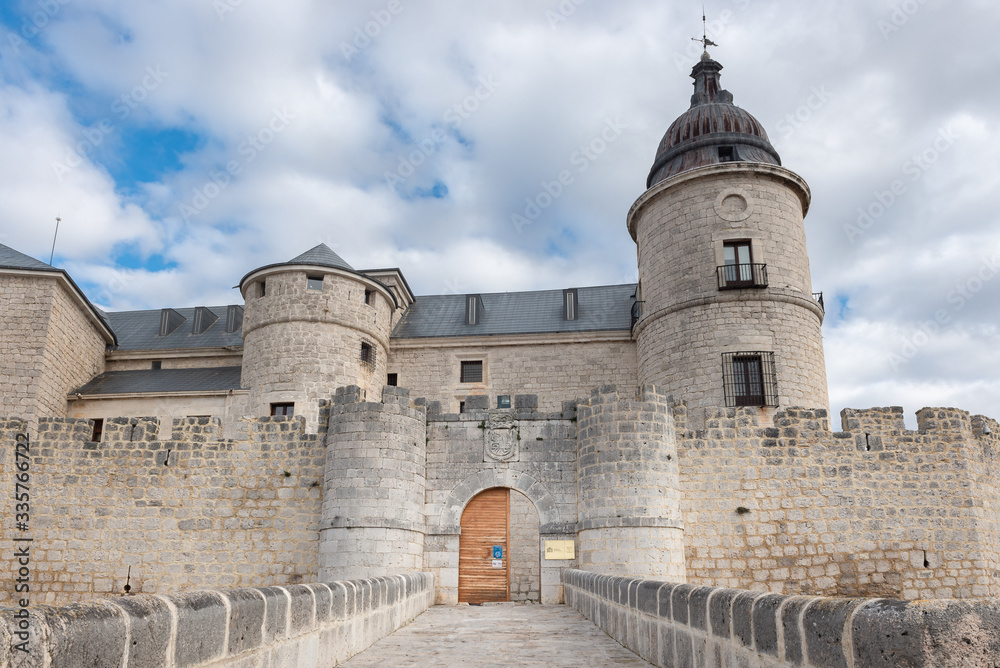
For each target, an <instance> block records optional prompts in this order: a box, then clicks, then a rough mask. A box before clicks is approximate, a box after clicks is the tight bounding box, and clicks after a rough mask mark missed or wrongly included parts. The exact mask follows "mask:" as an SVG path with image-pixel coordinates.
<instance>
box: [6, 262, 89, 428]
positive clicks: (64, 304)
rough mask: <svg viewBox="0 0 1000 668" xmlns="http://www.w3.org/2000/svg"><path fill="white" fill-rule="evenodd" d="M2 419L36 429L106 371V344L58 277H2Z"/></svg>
mask: <svg viewBox="0 0 1000 668" xmlns="http://www.w3.org/2000/svg"><path fill="white" fill-rule="evenodd" d="M0 312H2V313H4V326H3V330H2V331H0V415H18V416H21V417H24V418H25V419H27V420H28V421H29V423H30V424H31V425H32V426H34V424H35V419H36V418H37V417H39V416H50V415H65V414H66V394H67V393H68V392H69V391H70V390H72V389H75V388H76V387H79V386H80V385H83V384H84V383H86V382H87V381H89V380H90V379H91V378H93V377H94V376H96V375H97V374H99V373H101V372H102V371H104V348H105V341H104V338H103V337H102V335H101V334H100V333H99V332H98V331H97V329H96V328H95V326H94V325H93V323H91V321H90V320H89V319H88V318H87V316H86V314H85V313H84V312H83V311H81V307H80V305H79V304H78V302H77V301H76V300H75V299H74V298H73V297H72V296H71V295H70V293H69V291H68V289H67V288H66V287H65V285H64V284H63V280H62V279H61V278H59V277H56V276H51V277H50V276H40V275H38V276H36V275H30V276H25V275H7V274H5V275H2V276H0Z"/></svg>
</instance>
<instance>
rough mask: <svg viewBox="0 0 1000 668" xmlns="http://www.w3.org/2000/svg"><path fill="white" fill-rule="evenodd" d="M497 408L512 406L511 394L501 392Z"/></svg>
mask: <svg viewBox="0 0 1000 668" xmlns="http://www.w3.org/2000/svg"><path fill="white" fill-rule="evenodd" d="M497 408H510V395H509V394H501V395H498V396H497Z"/></svg>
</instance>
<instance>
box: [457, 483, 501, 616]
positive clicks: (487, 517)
mask: <svg viewBox="0 0 1000 668" xmlns="http://www.w3.org/2000/svg"><path fill="white" fill-rule="evenodd" d="M461 526H462V535H461V537H460V538H459V541H458V545H459V547H458V601H459V602H460V603H487V602H493V601H507V600H509V599H510V550H509V543H510V541H509V536H510V490H509V489H507V488H504V487H496V488H493V489H488V490H486V491H484V492H481V493H480V494H478V495H476V497H475V498H473V499H472V501H470V502H469V505H468V506H466V507H465V512H463V513H462V522H461ZM494 545H502V546H503V558H504V567H503V568H493V546H494Z"/></svg>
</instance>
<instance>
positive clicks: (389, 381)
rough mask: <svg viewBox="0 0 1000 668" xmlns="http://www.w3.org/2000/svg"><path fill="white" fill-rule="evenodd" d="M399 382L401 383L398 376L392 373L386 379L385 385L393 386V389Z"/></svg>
mask: <svg viewBox="0 0 1000 668" xmlns="http://www.w3.org/2000/svg"><path fill="white" fill-rule="evenodd" d="M398 382H399V380H398V376H397V375H396V374H394V373H390V374H389V375H388V377H387V378H386V379H385V384H386V385H391V386H393V387H396V384H397V383H398Z"/></svg>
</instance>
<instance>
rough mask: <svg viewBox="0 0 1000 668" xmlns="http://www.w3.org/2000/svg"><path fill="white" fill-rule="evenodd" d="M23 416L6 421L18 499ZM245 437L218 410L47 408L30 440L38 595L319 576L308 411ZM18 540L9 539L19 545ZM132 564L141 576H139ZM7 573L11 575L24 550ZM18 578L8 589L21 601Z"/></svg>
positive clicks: (313, 441) (2, 479)
mask: <svg viewBox="0 0 1000 668" xmlns="http://www.w3.org/2000/svg"><path fill="white" fill-rule="evenodd" d="M25 427H26V424H25V422H24V421H22V420H3V421H0V436H2V437H3V443H2V448H3V453H4V455H3V456H2V457H0V459H4V458H6V461H0V463H2V465H3V467H2V472H0V490H2V493H3V498H4V499H5V501H4V502H3V503H4V516H5V517H6V516H7V513H8V512H12V511H13V507H10V508H9V509H8V507H7V501H6V500H7V499H13V493H14V490H13V479H12V475H13V464H12V461H13V457H12V455H11V454H10V453H13V450H14V446H13V442H14V439H15V437H16V435H17V434H18V433H24V432H25ZM240 428H241V430H242V431H241V432H240V433H239V434H237V437H236V438H234V439H226V440H221V439H220V438H219V422H218V420H214V419H208V418H189V419H183V420H180V419H179V420H174V421H173V425H172V427H171V426H168V425H161V424H159V421H158V420H156V419H141V418H139V419H137V418H116V419H111V420H107V421H106V422H105V425H104V436H103V439H102V441H101V442H100V443H93V442H88V439H89V438H90V436H91V433H92V425H91V423H90V421H88V420H79V419H71V418H43V419H41V420H39V426H38V436H37V437H36V438H34V440H33V441H32V442H31V465H30V498H31V510H30V523H29V531H28V532H26V533H22V532H18V531H16V530H15V528H14V526H13V524H12V523H8V522H5V523H4V524H3V527H2V531H3V538H4V540H5V541H10V540H11V539H12V538H14V537H15V535H16V536H30V537H31V538H32V539H33V542H32V543H31V550H32V563H31V583H32V601H33V602H39V603H40V602H50V603H51V602H58V603H68V602H72V601H86V600H92V599H95V598H100V597H102V596H108V595H115V594H119V593H121V592H122V590H123V587H124V585H125V584H126V578H128V583H129V585H130V588H131V591H132V592H137V593H157V594H160V593H168V592H169V593H174V592H179V591H183V590H186V589H192V588H203V587H240V586H263V585H274V584H295V583H298V582H308V581H310V580H315V578H316V573H317V556H316V543H317V540H318V532H319V517H320V489H321V488H320V481H321V476H322V471H323V462H324V456H323V455H324V453H323V444H322V441H321V440H319V438H318V437H317V436H316V435H315V434H304V433H303V422H302V420H301V419H297V418H285V417H273V418H270V417H269V418H258V419H249V420H243V421H241V423H240ZM7 544H11V543H9V542H8V543H7ZM129 567H131V574H129ZM0 568H2V571H0V579H2V580H3V581H5V582H8V583H9V582H10V581H12V580H13V576H12V569H13V568H14V560H4V561H3V565H2V567H0ZM12 595H13V591H12V587H9V586H4V587H0V602H10V600H11V596H12Z"/></svg>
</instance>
